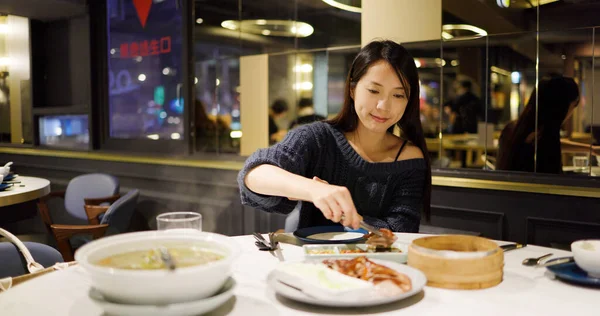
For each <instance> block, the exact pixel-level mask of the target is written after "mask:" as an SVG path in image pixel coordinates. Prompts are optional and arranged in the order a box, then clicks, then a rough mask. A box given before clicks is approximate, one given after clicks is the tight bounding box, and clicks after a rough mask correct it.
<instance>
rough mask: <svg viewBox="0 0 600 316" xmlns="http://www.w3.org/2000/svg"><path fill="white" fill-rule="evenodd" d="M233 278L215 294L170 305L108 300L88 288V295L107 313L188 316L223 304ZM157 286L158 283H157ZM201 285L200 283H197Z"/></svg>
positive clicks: (208, 310)
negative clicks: (123, 302) (134, 303)
mask: <svg viewBox="0 0 600 316" xmlns="http://www.w3.org/2000/svg"><path fill="white" fill-rule="evenodd" d="M235 285H236V284H235V280H234V279H233V278H231V277H230V278H229V279H228V280H227V281H226V282H225V285H224V286H223V288H222V289H221V290H220V291H219V292H218V293H217V294H215V295H213V296H211V297H208V298H205V299H201V300H197V301H191V302H185V303H176V304H170V305H162V306H159V305H129V304H119V303H113V302H109V301H107V300H105V299H104V297H103V296H102V294H101V293H100V292H99V291H97V290H95V289H94V288H91V289H90V293H89V296H90V298H91V299H92V301H93V302H94V303H96V304H98V305H99V306H100V308H102V309H103V310H104V311H105V312H106V313H107V314H111V315H123V316H188V315H190V316H191V315H200V314H204V313H208V312H210V311H212V310H214V309H216V308H217V307H219V306H221V305H223V303H225V302H227V300H229V299H230V298H231V297H232V296H233V289H234V288H235ZM157 286H159V285H157ZM198 286H202V285H198Z"/></svg>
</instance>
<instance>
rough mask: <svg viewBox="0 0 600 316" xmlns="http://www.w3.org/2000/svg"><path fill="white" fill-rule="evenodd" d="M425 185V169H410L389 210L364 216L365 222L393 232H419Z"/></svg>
mask: <svg viewBox="0 0 600 316" xmlns="http://www.w3.org/2000/svg"><path fill="white" fill-rule="evenodd" d="M424 186H425V171H424V170H422V169H413V170H411V171H409V172H408V173H407V175H406V177H405V178H404V179H402V180H401V183H400V185H399V187H398V189H397V190H396V192H395V193H394V196H393V198H392V202H391V205H390V207H389V209H388V211H387V212H386V213H384V214H383V216H380V217H371V216H364V220H365V222H367V223H369V224H371V225H373V226H375V227H378V228H387V229H389V230H391V231H393V232H406V233H418V232H419V224H420V222H421V209H422V204H423V188H424Z"/></svg>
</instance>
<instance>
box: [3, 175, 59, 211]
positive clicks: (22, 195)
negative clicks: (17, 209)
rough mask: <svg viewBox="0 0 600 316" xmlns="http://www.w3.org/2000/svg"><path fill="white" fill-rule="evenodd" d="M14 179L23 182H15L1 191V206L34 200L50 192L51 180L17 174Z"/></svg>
mask: <svg viewBox="0 0 600 316" xmlns="http://www.w3.org/2000/svg"><path fill="white" fill-rule="evenodd" d="M11 181H12V180H11ZM14 181H20V182H21V183H15V184H14V185H13V186H12V187H11V188H8V189H6V190H4V191H0V207H4V206H9V205H14V204H19V203H23V202H28V201H32V200H35V199H39V198H41V197H42V196H45V195H47V194H48V193H50V181H49V180H46V179H42V178H34V177H24V176H17V177H16V178H15V179H14Z"/></svg>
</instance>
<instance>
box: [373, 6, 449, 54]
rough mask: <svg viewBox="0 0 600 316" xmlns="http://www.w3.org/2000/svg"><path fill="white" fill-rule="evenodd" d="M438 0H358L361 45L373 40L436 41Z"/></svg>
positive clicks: (438, 35) (439, 31)
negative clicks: (360, 1) (360, 8)
mask: <svg viewBox="0 0 600 316" xmlns="http://www.w3.org/2000/svg"><path fill="white" fill-rule="evenodd" d="M441 34H442V0H369V1H362V15H361V45H362V46H364V45H366V44H368V43H369V42H370V41H372V40H373V39H379V38H380V39H389V40H393V41H395V42H398V43H408V42H417V41H418V42H421V41H428V40H439V39H440V38H441Z"/></svg>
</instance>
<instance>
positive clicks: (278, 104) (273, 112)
mask: <svg viewBox="0 0 600 316" xmlns="http://www.w3.org/2000/svg"><path fill="white" fill-rule="evenodd" d="M288 110H289V107H288V104H287V102H286V101H285V100H283V99H277V100H275V102H273V104H272V105H271V108H270V109H269V143H270V144H274V143H277V142H280V141H281V140H282V139H283V137H285V134H287V130H285V129H280V128H279V126H278V125H277V121H278V120H281V119H282V118H285V117H286V116H287V114H288Z"/></svg>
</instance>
